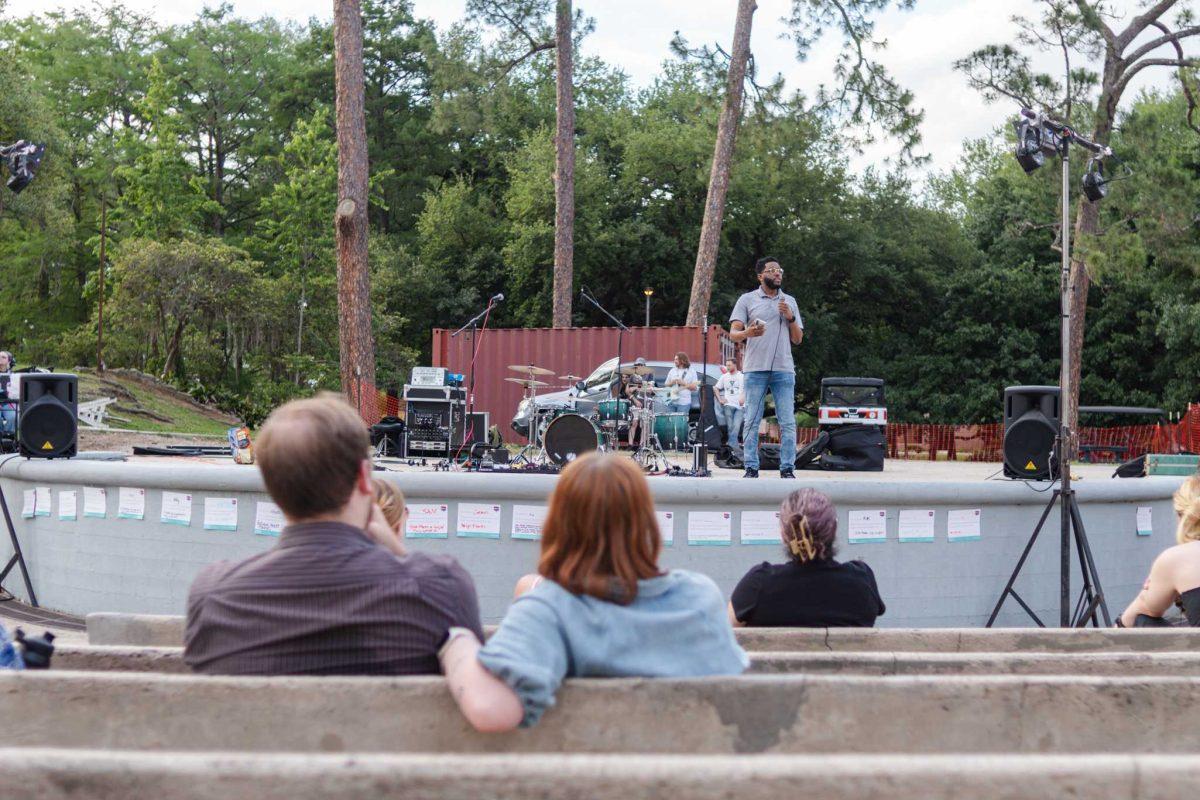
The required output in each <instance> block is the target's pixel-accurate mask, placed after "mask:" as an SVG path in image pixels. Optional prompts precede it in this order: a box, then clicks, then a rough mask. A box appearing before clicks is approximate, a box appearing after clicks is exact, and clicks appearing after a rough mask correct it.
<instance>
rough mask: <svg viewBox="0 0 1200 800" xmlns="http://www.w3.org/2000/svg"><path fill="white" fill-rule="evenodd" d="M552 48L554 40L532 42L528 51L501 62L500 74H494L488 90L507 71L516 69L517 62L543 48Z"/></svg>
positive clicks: (503, 76)
mask: <svg viewBox="0 0 1200 800" xmlns="http://www.w3.org/2000/svg"><path fill="white" fill-rule="evenodd" d="M553 49H554V42H542V43H541V44H534V45H533V46H531V47H530V48H529V50H528V51H526V52H524V53H522V54H521V55H519V56H517V57H516V58H514V59H512V60H511V61H509V62H507V63H505V64H503V65H502V66H501V67H500V74H499V75H497V76H496V80H494V81H492V85H491V86H490V87H488V88H489V90H490V89H495V88H496V85H497V84H498V83H500V81H502V80H504V78H505V77H506V76H507V75H508V73H510V72H512V71H513V70H514V69H516V68H517V66H518V65H519V64H521V62H523V61H525V59H527V58H530V57H532V56H535V55H537V54H538V53H540V52H542V51H543V50H553Z"/></svg>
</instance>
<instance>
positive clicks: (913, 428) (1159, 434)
mask: <svg viewBox="0 0 1200 800" xmlns="http://www.w3.org/2000/svg"><path fill="white" fill-rule="evenodd" d="M350 402H351V403H352V404H353V405H355V406H356V407H357V408H358V412H359V415H360V416H361V417H362V418H363V420H364V421H365V422H366V423H367V424H368V425H374V424H375V423H376V422H379V420H381V419H382V418H383V417H400V418H403V417H404V403H403V401H402V400H401V399H400V398H398V397H397V396H396V395H394V394H390V393H388V392H386V391H382V390H379V389H376V388H375V387H373V386H369V385H364V386H363V389H362V394H361V398H360V400H359V401H358V402H355V399H354V398H353V397H351V398H350ZM492 422H493V423H495V422H496V420H493V421H492ZM501 427H502V428H503V426H501ZM816 435H817V429H816V428H800V429H798V430H797V431H796V443H797V447H804V446H805V445H806V444H808V443H809V442H811V441H812V440H813V439H814V438H816ZM886 435H887V457H888V458H897V459H907V460H922V461H988V462H999V461H1003V460H1004V455H1003V444H1004V426H1003V425H1001V424H999V423H991V424H985V425H928V424H917V423H908V422H894V423H891V424H889V425H888V426H887V429H886ZM762 441H779V428H778V427H777V426H776V425H774V424H771V425H768V426H766V430H765V431H764V433H763V437H762ZM1179 452H1190V453H1200V403H1190V404H1189V405H1188V409H1187V412H1186V413H1185V414H1184V415H1183V417H1182V418H1181V419H1180V420H1179V422H1177V423H1165V422H1164V423H1159V424H1156V425H1121V426H1116V427H1106V428H1096V427H1083V428H1080V430H1079V460H1080V461H1087V462H1121V461H1125V460H1127V459H1130V458H1136V457H1138V456H1141V455H1144V454H1146V453H1179Z"/></svg>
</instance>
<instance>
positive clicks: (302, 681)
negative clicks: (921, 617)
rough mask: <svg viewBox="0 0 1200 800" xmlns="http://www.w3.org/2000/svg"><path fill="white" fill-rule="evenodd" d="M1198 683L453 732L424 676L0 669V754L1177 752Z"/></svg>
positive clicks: (810, 681)
mask: <svg viewBox="0 0 1200 800" xmlns="http://www.w3.org/2000/svg"><path fill="white" fill-rule="evenodd" d="M1198 719H1200V678H1188V677H1182V678H1181V677H1089V676H1078V675H1062V676H1045V675H1034V676H1024V675H1020V676H1018V675H986V676H952V675H935V676H928V675H925V676H893V677H867V676H855V675H752V676H743V677H737V678H720V679H715V678H708V679H691V680H677V679H641V678H625V679H607V680H596V679H592V680H586V679H585V680H574V681H569V682H568V684H567V686H566V687H564V689H563V690H562V691H561V693H560V696H559V705H558V707H557V708H555V709H553V710H552V711H550V712H549V713H548V714H547V715H546V717H545V719H543V721H542V722H541V724H539V725H538V726H537V727H536V728H533V729H531V730H525V731H519V732H517V733H514V734H508V735H503V736H488V735H482V734H477V733H475V732H473V731H471V730H469V728H468V726H467V725H466V723H465V722H464V721H463V719H462V718H461V716H460V715H459V713H458V711H457V709H456V708H455V707H454V705H453V701H452V700H451V698H450V696H449V693H448V691H447V689H446V687H445V684H444V682H443V681H442V680H441V679H440V678H439V677H411V678H218V677H209V676H195V675H162V674H153V673H119V672H115V673H114V672H110V673H102V672H69V671H57V672H55V671H52V672H45V673H34V672H25V673H8V674H0V720H4V724H3V725H2V726H0V747H68V748H84V749H116V750H185V751H208V750H216V751H233V752H248V753H250V752H303V753H320V752H349V753H398V752H432V753H455V752H461V753H467V752H524V753H537V752H546V753H618V752H627V753H680V754H725V755H735V754H744V753H776V754H788V753H790V754H804V753H862V754H866V753H877V754H883V753H914V754H929V755H935V754H946V753H1029V754H1034V753H1064V754H1065V753H1167V752H1170V753H1180V754H1184V753H1195V752H1198V751H1200V725H1198V724H1197V722H1196V721H1197V720H1198Z"/></svg>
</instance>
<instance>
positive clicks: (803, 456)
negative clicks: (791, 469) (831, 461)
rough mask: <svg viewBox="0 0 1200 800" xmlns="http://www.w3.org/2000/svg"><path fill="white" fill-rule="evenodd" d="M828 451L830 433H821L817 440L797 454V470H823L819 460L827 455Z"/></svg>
mask: <svg viewBox="0 0 1200 800" xmlns="http://www.w3.org/2000/svg"><path fill="white" fill-rule="evenodd" d="M828 449H829V432H828V431H821V432H820V433H818V434H817V438H815V439H813V440H812V441H811V442H809V443H808V444H807V445H805V446H804V447H803V448H801V449H800V450H799V451H798V452H797V453H796V469H821V462H820V461H818V460H817V459H819V458H821V457H822V456H823V455H825V451H826V450H828Z"/></svg>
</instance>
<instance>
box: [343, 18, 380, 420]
mask: <svg viewBox="0 0 1200 800" xmlns="http://www.w3.org/2000/svg"><path fill="white" fill-rule="evenodd" d="M333 48H334V80H335V84H336V90H337V142H338V206H337V222H336V226H335V227H336V228H337V265H338V339H339V345H340V355H341V377H342V391H343V392H345V393H346V396H347V397H349V398H350V401H351V403H352V404H353V405H354V407H355V408H357V409H358V410H359V412H360V413H361V412H363V411H365V410H366V409H365V408H364V407H363V398H362V397H360V396H359V394H360V389H365V390H368V391H369V390H370V388H371V387H373V386H374V385H375V343H374V339H373V338H372V336H371V273H370V270H369V268H368V263H367V176H368V168H367V121H366V117H365V115H364V113H363V34H362V14H361V12H360V9H359V0H334V4H333Z"/></svg>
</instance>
